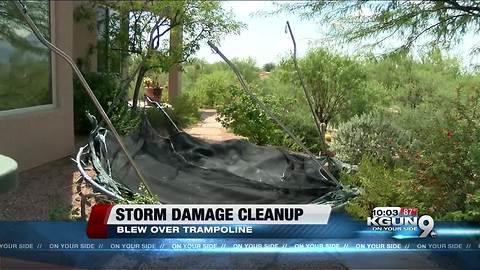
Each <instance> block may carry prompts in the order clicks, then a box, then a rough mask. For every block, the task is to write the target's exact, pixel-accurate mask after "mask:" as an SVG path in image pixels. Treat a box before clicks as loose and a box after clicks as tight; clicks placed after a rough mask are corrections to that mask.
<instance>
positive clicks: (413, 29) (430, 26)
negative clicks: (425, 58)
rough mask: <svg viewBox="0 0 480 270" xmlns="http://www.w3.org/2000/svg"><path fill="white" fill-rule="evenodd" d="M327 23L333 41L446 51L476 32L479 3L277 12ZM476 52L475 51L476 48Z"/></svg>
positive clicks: (365, 4) (320, 4)
mask: <svg viewBox="0 0 480 270" xmlns="http://www.w3.org/2000/svg"><path fill="white" fill-rule="evenodd" d="M283 11H287V12H292V13H296V14H299V15H300V16H302V17H304V18H307V19H316V20H319V21H321V22H329V23H330V27H331V29H330V30H331V31H329V32H330V33H332V34H333V36H334V37H337V38H341V39H342V40H343V41H348V42H351V41H362V40H365V39H369V40H373V42H371V43H370V45H380V44H382V45H383V41H385V40H387V39H390V38H394V37H397V38H398V39H399V40H401V41H402V44H401V45H400V46H399V47H397V49H398V48H409V47H411V46H412V45H414V44H416V43H419V41H421V40H424V41H425V42H424V43H426V44H429V45H432V44H442V45H445V46H446V47H448V46H451V45H453V44H455V43H457V42H458V41H460V40H461V39H462V38H463V36H464V34H465V33H467V32H472V33H478V32H479V31H480V2H479V1H457V0H443V1H323V0H316V1H308V2H294V3H287V4H280V8H279V10H278V11H277V12H283ZM477 49H478V48H477Z"/></svg>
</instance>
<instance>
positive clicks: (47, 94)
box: [0, 1, 53, 111]
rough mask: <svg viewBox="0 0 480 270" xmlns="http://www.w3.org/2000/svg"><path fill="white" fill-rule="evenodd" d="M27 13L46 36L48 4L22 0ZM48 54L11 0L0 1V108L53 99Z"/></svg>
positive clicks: (48, 17)
mask: <svg viewBox="0 0 480 270" xmlns="http://www.w3.org/2000/svg"><path fill="white" fill-rule="evenodd" d="M25 4H26V6H27V8H28V13H29V15H30V16H31V17H32V19H33V21H34V22H35V23H36V24H37V26H38V28H39V29H40V31H41V32H42V33H43V34H44V36H45V38H47V39H50V4H49V2H48V1H25ZM51 70H52V69H51V55H50V51H49V50H48V48H47V47H45V46H44V45H43V44H42V43H40V41H39V40H38V39H37V38H36V37H35V35H34V34H33V32H32V31H31V30H30V28H29V27H28V25H27V23H26V22H25V21H24V19H23V17H22V15H21V14H20V13H19V11H18V10H17V9H16V7H15V5H14V3H13V2H10V1H1V2H0V111H6V110H12V109H20V108H27V107H34V106H40V105H47V104H52V103H53V94H52V76H51Z"/></svg>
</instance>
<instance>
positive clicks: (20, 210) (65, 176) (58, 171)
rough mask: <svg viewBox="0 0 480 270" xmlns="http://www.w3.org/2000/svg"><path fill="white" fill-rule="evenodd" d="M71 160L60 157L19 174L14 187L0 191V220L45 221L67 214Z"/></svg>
mask: <svg viewBox="0 0 480 270" xmlns="http://www.w3.org/2000/svg"><path fill="white" fill-rule="evenodd" d="M73 171H74V167H73V162H72V161H71V160H70V158H63V159H59V160H56V161H52V162H49V163H47V164H45V165H42V166H39V167H36V168H33V169H30V170H27V171H24V172H22V173H20V174H19V177H18V185H17V187H16V188H15V189H14V190H12V191H9V192H7V193H3V194H0V220H12V221H13V220H15V221H16V220H30V221H33V220H49V219H50V217H54V216H58V215H61V214H62V213H67V212H68V209H69V207H70V203H71V200H72V186H73V185H72V177H73Z"/></svg>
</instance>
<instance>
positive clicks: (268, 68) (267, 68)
mask: <svg viewBox="0 0 480 270" xmlns="http://www.w3.org/2000/svg"><path fill="white" fill-rule="evenodd" d="M276 67H277V66H276V65H275V63H266V64H265V65H263V70H264V71H267V72H270V71H272V70H274V69H275V68H276Z"/></svg>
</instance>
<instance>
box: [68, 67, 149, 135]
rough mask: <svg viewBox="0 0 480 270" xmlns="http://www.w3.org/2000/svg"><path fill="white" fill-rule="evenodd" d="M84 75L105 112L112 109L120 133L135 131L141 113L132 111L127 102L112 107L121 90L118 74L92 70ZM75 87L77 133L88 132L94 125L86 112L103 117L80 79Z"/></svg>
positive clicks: (75, 123)
mask: <svg viewBox="0 0 480 270" xmlns="http://www.w3.org/2000/svg"><path fill="white" fill-rule="evenodd" d="M84 77H85V80H87V82H88V84H89V85H90V88H91V89H92V91H93V93H94V94H95V96H96V98H97V99H98V101H99V102H100V105H102V108H103V109H104V110H105V112H108V111H109V110H111V112H110V115H109V117H110V120H111V121H112V124H113V125H114V127H115V128H116V129H117V131H118V133H119V134H120V135H126V134H129V133H130V132H131V131H133V130H134V129H135V128H136V127H137V125H138V123H139V122H140V117H139V113H137V112H132V111H131V110H130V109H129V108H128V106H127V104H126V102H123V103H122V102H119V103H118V104H117V106H116V107H115V108H111V105H112V104H111V103H112V101H113V100H114V98H115V96H116V95H118V91H119V82H118V76H117V75H115V74H112V73H96V72H90V73H85V74H84ZM73 87H74V127H75V133H77V134H88V133H89V132H90V130H91V129H92V127H91V125H90V122H89V121H88V118H87V116H86V112H87V111H88V112H90V113H91V114H93V115H95V117H96V118H97V119H98V120H99V121H100V120H101V119H102V118H101V116H100V113H98V111H97V108H96V107H95V105H93V102H92V101H91V99H90V98H89V96H88V95H87V93H86V92H85V90H84V89H83V86H82V84H81V83H80V81H79V80H78V79H75V80H74V84H73Z"/></svg>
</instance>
